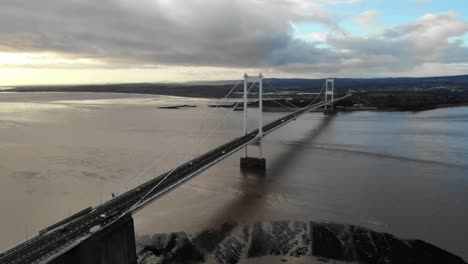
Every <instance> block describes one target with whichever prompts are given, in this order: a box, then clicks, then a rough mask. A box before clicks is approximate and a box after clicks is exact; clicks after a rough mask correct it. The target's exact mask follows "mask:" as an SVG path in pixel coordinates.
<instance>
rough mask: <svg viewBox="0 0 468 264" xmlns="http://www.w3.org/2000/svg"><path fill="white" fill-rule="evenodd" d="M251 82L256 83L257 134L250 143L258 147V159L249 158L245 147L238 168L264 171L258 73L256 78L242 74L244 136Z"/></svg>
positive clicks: (261, 111) (260, 93)
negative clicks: (248, 87) (254, 139)
mask: <svg viewBox="0 0 468 264" xmlns="http://www.w3.org/2000/svg"><path fill="white" fill-rule="evenodd" d="M249 82H252V83H253V84H255V83H258V134H257V139H258V140H257V141H255V142H254V143H252V144H251V145H252V146H257V147H258V158H255V157H249V156H248V151H247V147H248V145H246V146H245V148H244V157H241V159H240V166H241V168H244V169H254V170H260V171H265V170H266V160H265V158H263V153H262V152H263V150H262V138H263V130H262V128H263V124H262V122H263V120H262V115H263V75H262V74H261V73H260V74H259V75H258V76H248V75H247V73H246V74H244V109H243V110H244V118H243V124H244V130H243V131H244V136H245V135H247V134H248V131H247V108H248V106H247V101H248V89H247V86H248V83H249Z"/></svg>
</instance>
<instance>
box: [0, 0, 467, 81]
mask: <svg viewBox="0 0 468 264" xmlns="http://www.w3.org/2000/svg"><path fill="white" fill-rule="evenodd" d="M308 2H311V1H305V0H304V1H301V0H285V1H279V0H273V1H267V0H235V1H219V0H203V1H193V0H185V1H183V0H171V1H169V0H141V1H130V0H99V1H91V0H70V1H63V0H41V1H30V0H3V1H2V7H1V9H0V51H17V52H55V53H61V54H63V55H64V56H68V57H80V58H93V59H97V60H102V61H106V62H108V63H110V64H113V65H119V67H125V66H132V67H133V66H135V65H138V66H139V67H155V66H157V65H183V66H220V67H252V68H253V67H257V68H274V69H277V70H281V71H289V72H301V71H309V70H314V71H317V72H321V73H340V72H349V71H351V70H352V69H358V70H359V69H362V70H364V69H381V71H382V72H385V71H394V70H395V69H398V70H401V69H406V68H408V69H411V68H413V67H417V66H418V65H422V64H424V63H468V58H466V56H463V54H468V53H467V51H468V50H467V48H466V47H465V46H463V43H462V42H460V41H451V40H450V38H453V37H457V36H461V35H463V34H464V33H466V32H468V22H467V21H464V20H462V19H460V18H459V17H458V16H457V14H456V13H453V12H449V13H442V14H432V15H427V16H424V17H421V18H419V19H418V20H415V21H413V22H411V23H408V24H405V25H401V26H398V27H395V28H389V29H386V30H382V31H381V32H379V33H375V34H373V35H371V36H368V37H356V36H352V35H349V34H346V33H345V32H343V30H342V29H341V28H340V27H339V25H338V22H337V20H336V19H334V18H333V17H330V16H328V15H327V14H326V13H325V12H318V11H313V12H312V11H311V12H309V11H307V10H304V6H309V7H310V4H308ZM312 2H313V3H314V4H315V6H319V5H320V4H321V3H322V2H323V1H312ZM313 6H314V5H313ZM304 21H308V22H314V23H320V24H322V25H325V26H326V27H327V28H328V32H329V33H328V36H327V37H326V38H325V39H326V40H325V42H321V43H317V42H310V41H305V40H302V39H299V38H296V37H295V36H294V31H293V26H292V23H293V22H304ZM318 45H320V46H318ZM319 47H320V48H319Z"/></svg>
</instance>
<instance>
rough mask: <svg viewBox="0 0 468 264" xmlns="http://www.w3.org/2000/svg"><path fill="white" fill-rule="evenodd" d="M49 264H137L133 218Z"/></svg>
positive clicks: (108, 229) (93, 237)
mask: <svg viewBox="0 0 468 264" xmlns="http://www.w3.org/2000/svg"><path fill="white" fill-rule="evenodd" d="M49 263H53V264H137V256H136V247H135V232H134V225H133V218H132V216H131V215H128V216H124V217H122V218H121V219H120V220H118V221H117V222H115V223H114V224H112V225H111V226H108V227H106V228H104V229H102V230H100V231H98V232H96V233H95V234H94V235H93V236H91V237H89V238H88V239H86V240H85V241H83V242H81V243H80V244H79V245H78V246H76V247H74V248H73V249H71V250H69V251H68V252H66V253H64V254H63V255H61V256H59V257H58V258H56V259H54V260H52V261H51V262H49Z"/></svg>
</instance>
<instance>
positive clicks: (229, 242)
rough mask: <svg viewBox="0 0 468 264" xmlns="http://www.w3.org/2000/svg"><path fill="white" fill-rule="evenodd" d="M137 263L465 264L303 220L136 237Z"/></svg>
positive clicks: (418, 245) (383, 236)
mask: <svg viewBox="0 0 468 264" xmlns="http://www.w3.org/2000/svg"><path fill="white" fill-rule="evenodd" d="M137 253H138V261H139V263H141V264H153V263H205V262H210V263H220V264H235V263H240V262H242V260H243V259H256V258H261V257H265V256H278V257H310V256H314V257H317V258H319V259H321V260H323V261H327V260H335V261H344V262H354V263H356V262H357V263H372V264H380V263H382V264H391V263H398V264H405V263H408V264H410V263H411V264H417V263H423V264H431V263H447V264H450V263H454V264H458V263H466V262H464V261H463V259H461V258H460V257H457V256H455V255H453V254H451V253H449V252H447V251H444V250H442V249H440V248H438V247H436V246H433V245H431V244H428V243H426V242H423V241H421V240H406V239H399V238H396V237H394V236H393V235H390V234H387V233H378V232H374V231H372V230H369V229H365V228H362V227H359V226H353V225H341V224H335V223H316V222H301V221H275V222H266V223H255V224H244V225H237V224H224V225H223V226H222V227H221V228H219V229H213V230H206V231H203V232H200V233H194V234H187V233H183V232H181V233H169V234H157V235H152V236H143V237H139V238H137Z"/></svg>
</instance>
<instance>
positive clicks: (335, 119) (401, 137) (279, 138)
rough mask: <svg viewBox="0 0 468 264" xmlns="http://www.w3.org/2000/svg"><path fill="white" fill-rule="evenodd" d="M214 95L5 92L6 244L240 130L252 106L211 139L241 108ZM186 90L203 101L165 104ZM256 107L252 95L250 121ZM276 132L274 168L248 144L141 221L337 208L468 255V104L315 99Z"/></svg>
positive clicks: (189, 222)
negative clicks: (224, 105) (399, 105)
mask: <svg viewBox="0 0 468 264" xmlns="http://www.w3.org/2000/svg"><path fill="white" fill-rule="evenodd" d="M212 103H213V100H206V99H191V98H180V97H168V96H156V95H131V94H93V93H0V212H1V215H0V217H1V218H0V219H1V225H0V234H1V236H0V250H1V249H5V248H8V247H9V246H12V245H14V244H15V243H18V242H20V241H23V240H24V239H26V238H30V237H31V236H34V235H36V234H37V232H38V231H39V230H40V229H42V228H45V227H46V226H48V225H50V224H52V223H54V222H56V221H58V220H60V219H63V218H65V217H67V216H69V215H70V214H73V213H75V212H77V211H79V210H81V209H84V208H86V207H88V206H95V205H98V204H100V203H102V202H105V201H106V200H108V199H110V198H111V197H112V193H114V194H118V193H121V192H122V191H124V190H125V189H128V188H132V187H134V186H136V185H137V184H139V183H142V182H143V181H145V180H148V179H150V178H151V177H153V176H156V175H159V174H161V173H163V172H165V171H167V170H169V169H170V168H173V167H175V166H176V165H177V164H178V163H179V162H181V161H184V160H186V159H188V158H192V157H195V156H197V155H198V154H201V153H203V152H205V151H207V150H209V149H211V148H214V147H216V146H218V145H219V144H221V143H224V142H227V141H228V140H230V139H233V138H235V137H237V136H240V134H241V132H242V113H241V112H232V113H231V115H230V116H229V117H228V118H227V119H226V122H225V123H224V124H222V125H221V126H220V127H219V128H218V129H217V130H216V131H215V132H214V133H212V136H210V137H209V138H206V139H205V136H206V135H207V134H209V133H210V131H211V130H212V129H213V128H214V127H216V126H217V124H218V123H219V122H220V121H221V120H223V118H224V117H225V116H226V115H227V114H228V113H229V111H230V110H229V109H216V110H213V109H212V108H209V107H208V105H209V104H212ZM181 104H188V105H195V106H197V107H196V108H183V109H158V108H157V107H158V106H169V105H181ZM282 115H285V113H281V112H267V113H264V120H265V122H268V121H271V120H274V119H275V118H278V117H280V116H282ZM256 116H257V110H256V109H249V128H250V129H254V128H256ZM263 145H264V149H263V152H264V156H265V158H266V159H267V172H266V174H265V175H256V174H253V173H245V172H242V171H241V170H240V168H239V158H240V156H241V154H242V153H237V154H235V155H233V156H231V157H230V158H228V159H226V160H224V161H222V162H220V163H219V164H218V165H216V166H214V167H212V168H210V169H209V170H208V171H206V172H204V173H203V174H201V175H199V176H197V177H196V178H195V179H193V180H191V181H189V182H188V183H186V184H185V185H183V186H181V187H180V188H178V189H177V190H176V191H174V192H172V193H170V194H169V195H166V196H165V197H163V198H161V199H160V200H158V201H157V202H154V203H153V204H152V205H150V206H148V207H147V208H145V209H144V210H142V211H140V212H139V213H137V214H136V215H135V216H134V219H135V228H136V231H137V233H138V234H152V233H163V232H172V231H181V230H183V231H196V230H203V229H205V228H208V227H213V226H216V225H218V224H220V223H223V222H226V221H236V222H239V223H250V222H255V221H275V220H312V221H332V222H338V223H344V224H356V225H360V226H363V227H367V228H371V229H373V230H376V231H383V232H388V233H391V234H394V235H396V236H399V237H402V238H414V239H422V240H424V241H426V242H428V243H432V244H434V245H436V246H438V247H441V248H443V249H445V250H448V251H450V252H452V253H454V254H456V255H459V256H461V257H462V258H464V259H465V260H468V241H467V239H468V226H467V223H468V107H457V108H445V109H437V110H432V111H424V112H417V113H412V112H349V113H339V114H338V115H336V116H332V117H326V116H324V115H323V114H321V113H309V114H307V115H305V116H303V117H301V118H299V119H298V120H297V121H294V122H292V123H290V124H288V125H287V126H285V127H283V128H281V129H279V130H277V131H275V132H274V133H272V134H270V135H268V137H267V138H265V140H264V144H263ZM167 152H168V154H167V155H165V153H167ZM257 153H258V152H257V148H256V147H255V146H251V147H249V155H251V156H255V155H257ZM163 155H165V156H164V157H165V158H164V159H162V160H160V161H159V162H155V161H157V160H158V159H159V158H160V157H161V156H163ZM152 164H154V165H155V166H154V167H151V165H152ZM142 172H146V173H142Z"/></svg>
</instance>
